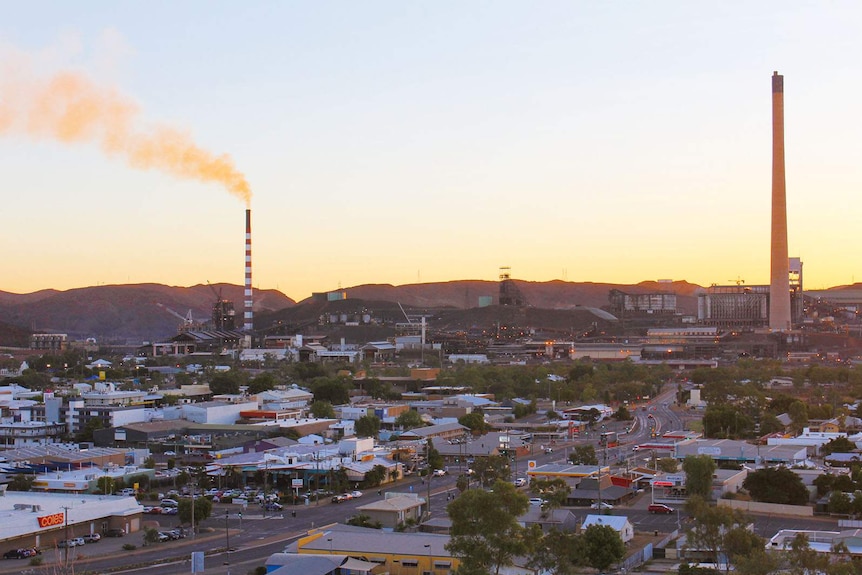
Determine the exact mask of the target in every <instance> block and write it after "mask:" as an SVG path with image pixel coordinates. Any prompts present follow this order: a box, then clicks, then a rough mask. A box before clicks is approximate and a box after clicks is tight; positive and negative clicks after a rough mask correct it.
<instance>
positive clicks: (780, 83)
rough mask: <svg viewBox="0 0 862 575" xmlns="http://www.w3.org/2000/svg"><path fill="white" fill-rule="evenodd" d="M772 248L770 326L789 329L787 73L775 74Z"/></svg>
mask: <svg viewBox="0 0 862 575" xmlns="http://www.w3.org/2000/svg"><path fill="white" fill-rule="evenodd" d="M771 247H772V249H771V272H770V281H769V328H770V329H772V330H778V331H783V330H789V329H790V327H791V326H790V264H789V262H788V259H787V191H786V189H785V184H784V76H781V75H779V74H778V72H775V73H773V75H772V246H771Z"/></svg>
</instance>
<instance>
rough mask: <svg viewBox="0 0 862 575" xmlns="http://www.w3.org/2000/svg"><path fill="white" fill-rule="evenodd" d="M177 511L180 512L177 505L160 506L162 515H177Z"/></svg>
mask: <svg viewBox="0 0 862 575" xmlns="http://www.w3.org/2000/svg"><path fill="white" fill-rule="evenodd" d="M179 512H180V510H179V508H178V507H163V508H162V515H177V514H179Z"/></svg>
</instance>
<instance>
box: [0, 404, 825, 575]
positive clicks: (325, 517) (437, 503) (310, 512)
mask: <svg viewBox="0 0 862 575" xmlns="http://www.w3.org/2000/svg"><path fill="white" fill-rule="evenodd" d="M674 394H675V389H669V390H668V391H666V392H664V393H662V394H661V395H659V396H658V397H656V398H654V399H653V400H652V401H651V402H650V403H649V404H648V405H647V409H646V410H645V411H641V410H637V411H636V412H634V413H633V414H632V415H634V417H635V421H634V422H633V423H634V425H633V427H632V428H631V429H632V431H631V432H630V433H628V434H626V435H623V436H622V439H623V441H624V443H623V444H622V445H621V446H620V447H618V448H613V449H608V450H607V452H606V453H605V450H603V449H601V448H600V447H598V435H599V434H598V432H593V433H591V434H590V435H587V436H585V437H583V438H580V439H578V440H576V441H573V442H567V443H557V444H555V445H554V446H553V449H554V451H553V453H550V454H549V453H545V452H544V451H543V450H541V449H540V448H539V446H535V447H536V448H535V449H534V450H533V452H532V454H531V455H529V456H521V457H519V458H518V460H517V462H516V463H517V465H516V467H517V468H520V470H521V472H520V473H516V475H517V476H522V477H523V476H525V473H524V470H525V469H526V461H524V460H526V459H529V460H535V461H536V462H537V464H538V465H543V464H545V463H551V462H559V463H562V462H565V461H566V456H567V454H568V452H569V450H570V449H571V448H572V447H573V446H574V445H579V444H592V445H595V446H597V453H599V455H600V460H601V459H602V458H603V457H607V461H608V463H612V464H613V465H614V466H615V467H624V466H625V465H626V464H628V465H633V464H637V463H640V461H638V457H642V456H639V455H638V454H637V452H634V451H632V448H633V447H634V446H635V445H637V444H639V443H644V442H646V441H649V440H650V431H651V423H652V422H653V421H654V422H655V429H656V432H657V433H658V434H659V435H660V434H661V433H663V432H664V431H668V430H679V429H682V423H683V422H682V419H681V418H680V416H679V414H678V413H677V412H675V411H674V410H673V409H671V408H670V405H672V403H673V400H674ZM605 425H606V428H607V429H608V430H620V431H621V430H622V429H623V427H625V426H626V424H623V423H619V424H618V423H612V422H607V423H606V424H605ZM620 462H622V463H620ZM455 481H456V476H455V475H454V474H453V475H447V476H444V477H432V478H430V491H431V499H430V511H431V516H432V518H441V517H445V516H446V512H445V508H446V505H447V503H448V502H449V500H450V498H452V497H455V496H457V494H458V490H457V489H456V487H455ZM428 488H429V484H428V483H424V482H423V481H422V480H421V479H419V478H415V477H412V478H409V479H408V480H406V481H400V482H399V483H398V485H396V486H390V487H386V488H383V490H382V492H383V493H385V492H387V491H394V492H409V491H411V490H412V491H414V492H419V493H422V494H423V495H424V494H426V493H428V490H429V489H428ZM382 497H383V495H382V494H381V495H378V493H377V491H376V490H369V491H367V492H366V493H365V495H364V496H363V497H362V498H359V499H354V500H351V501H347V502H344V503H339V504H333V503H331V502H330V501H329V500H328V499H327V500H321V501H320V502H317V503H314V502H312V503H311V504H310V505H308V506H300V507H296V508H291V507H287V508H285V510H284V511H283V512H279V513H276V514H275V515H270V516H268V517H264V516H263V515H262V514H261V513H259V511H256V510H254V509H252V508H249V509H247V510H246V511H245V512H244V513H243V518H242V519H240V518H239V517H238V515H237V512H238V511H239V508H238V507H236V506H230V505H220V504H216V505H215V506H214V510H213V516H212V517H211V518H209V519H208V520H207V521H205V522H204V523H203V524H202V531H203V533H201V535H199V536H198V537H197V538H196V539H195V540H190V539H185V540H180V541H172V542H166V543H162V544H159V545H156V546H153V547H150V548H141V547H140V546H141V544H142V541H143V534H142V533H136V534H133V535H132V536H129V537H126V538H123V539H116V540H110V539H108V540H103V541H102V542H101V543H98V544H94V546H93V547H90V546H87V547H84V548H83V550H82V551H81V552H82V553H84V554H85V555H87V554H92V555H96V553H99V554H100V556H97V557H92V558H88V559H87V560H86V561H85V562H82V563H81V565H80V568H76V571H77V572H79V573H81V572H85V571H86V572H89V573H104V572H124V573H140V574H146V575H172V574H176V573H189V572H190V571H191V566H190V556H191V553H192V552H193V551H202V552H204V553H205V554H206V559H205V567H206V572H207V573H214V574H218V575H222V574H228V575H229V574H230V573H231V572H233V573H237V574H238V573H242V574H244V573H247V572H248V571H249V570H251V569H253V568H255V567H257V566H260V565H263V564H264V562H265V561H266V559H267V558H268V557H269V556H270V555H271V554H272V553H276V552H279V551H283V550H284V548H285V546H286V545H287V544H289V543H290V542H292V541H295V540H296V539H297V538H298V537H299V536H301V535H304V534H305V533H306V532H307V531H308V530H309V529H312V528H315V527H321V526H325V525H328V524H331V523H343V522H346V521H347V520H348V519H349V518H350V517H352V516H353V515H355V514H356V513H357V511H356V508H357V507H359V506H360V505H363V504H365V503H368V502H369V501H374V500H377V499H381V498H382ZM649 503H650V501H649V493H645V494H642V495H640V496H638V497H636V498H635V499H634V500H632V501H631V502H629V503H627V504H626V505H625V506H621V507H617V508H616V509H614V510H612V511H611V513H612V514H614V515H625V516H627V517H629V519H630V520H631V522H632V523H633V524H634V526H635V529H636V530H638V531H647V532H648V531H659V532H662V533H666V532H670V531H673V530H674V529H676V528H677V527H680V526H681V527H685V525H686V523H687V521H688V517H687V515H686V514H685V512H684V511H682V510H681V509H680V510H678V512H677V513H673V514H669V515H654V514H650V513H648V511H647V509H646V508H647V505H648V504H649ZM292 510H294V511H296V517H294V516H293V515H292V514H291V511H292ZM571 511H572V513H574V514H575V516H576V517H578V519H579V521H583V519H584V517H585V516H586V515H587V514H590V513H594V511H592V510H590V509H585V508H572V509H571ZM226 513H227V519H225V515H226ZM752 517H753V519H754V526H755V531H756V532H757V533H758V534H759V535H761V536H764V537H771V536H772V535H774V534H775V532H776V531H778V530H780V529H817V530H838V526H837V520H833V519H831V518H820V517H815V518H807V519H806V518H792V517H780V516H774V515H753V516H752ZM159 520H160V521H161V524H162V525H163V526H165V527H173V526H175V525H176V524H177V523H178V520H177V518H176V517H167V516H160V517H159ZM123 543H132V544H135V545H137V546H138V547H139V549H137V550H135V551H134V552H131V553H128V552H123V551H122V550H121V549H120V546H121V545H122V544H123ZM228 543H229V546H230V549H231V552H230V554H229V556H228V554H227V553H225V549H226V548H227V547H228ZM97 546H98V547H97ZM53 553H54V552H46V554H45V561H46V563H50V562H51V561H52V560H55V558H54V556H53ZM102 554H103V555H102ZM155 561H165V563H163V564H157V565H146V564H148V563H152V562H155ZM228 562H229V564H228ZM16 565H17V566H18V567H17V569H16V568H15V566H16ZM20 569H21V563H13V562H5V563H2V564H0V572H8V573H12V572H17V573H21V571H20Z"/></svg>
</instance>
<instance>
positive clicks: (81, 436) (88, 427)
mask: <svg viewBox="0 0 862 575" xmlns="http://www.w3.org/2000/svg"><path fill="white" fill-rule="evenodd" d="M103 427H105V424H104V423H102V419H101V418H99V417H91V418H90V419H89V420H87V423H86V424H85V425H84V428H83V429H81V431H80V432H79V433H78V434H77V435H76V436H75V439H76V440H77V441H81V442H84V441H93V432H94V431H96V430H97V429H102V428H103Z"/></svg>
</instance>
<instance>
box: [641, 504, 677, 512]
mask: <svg viewBox="0 0 862 575" xmlns="http://www.w3.org/2000/svg"><path fill="white" fill-rule="evenodd" d="M647 511H649V512H650V513H673V512H674V511H676V510H675V509H674V508H673V507H670V506H668V505H665V504H664V503H651V504H650V506H649V507H647Z"/></svg>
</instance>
